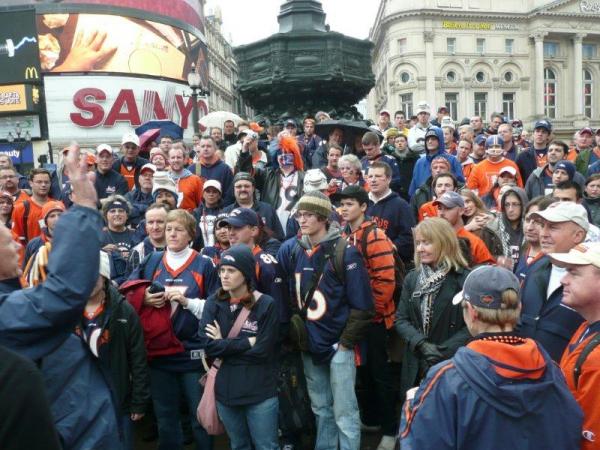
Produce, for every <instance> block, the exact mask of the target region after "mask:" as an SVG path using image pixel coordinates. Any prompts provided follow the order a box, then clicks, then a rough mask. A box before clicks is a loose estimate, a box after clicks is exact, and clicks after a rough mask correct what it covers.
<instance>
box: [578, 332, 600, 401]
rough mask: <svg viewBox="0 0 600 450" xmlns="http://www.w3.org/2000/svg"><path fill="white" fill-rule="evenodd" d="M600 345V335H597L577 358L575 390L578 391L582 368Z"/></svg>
mask: <svg viewBox="0 0 600 450" xmlns="http://www.w3.org/2000/svg"><path fill="white" fill-rule="evenodd" d="M598 345H600V333H597V334H596V335H595V336H594V337H593V338H592V339H591V340H590V341H589V342H588V343H587V344H585V347H583V350H582V351H581V353H580V354H579V356H578V357H577V361H575V368H574V369H573V381H574V382H575V389H577V385H578V384H579V377H580V376H581V366H583V363H584V362H585V360H586V359H587V357H588V356H589V354H590V353H592V352H593V351H594V349H595V348H596V347H598Z"/></svg>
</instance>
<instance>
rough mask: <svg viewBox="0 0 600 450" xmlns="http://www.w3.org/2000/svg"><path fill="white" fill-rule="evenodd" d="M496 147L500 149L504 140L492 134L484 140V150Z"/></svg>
mask: <svg viewBox="0 0 600 450" xmlns="http://www.w3.org/2000/svg"><path fill="white" fill-rule="evenodd" d="M497 145H499V146H500V147H503V146H504V139H502V137H501V136H498V135H497V134H494V135H492V136H490V137H488V138H487V139H486V140H485V148H490V147H492V146H497Z"/></svg>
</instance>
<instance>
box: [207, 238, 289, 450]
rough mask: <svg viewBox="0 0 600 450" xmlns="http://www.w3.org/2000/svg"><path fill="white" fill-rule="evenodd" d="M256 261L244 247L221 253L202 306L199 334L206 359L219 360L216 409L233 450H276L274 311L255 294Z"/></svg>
mask: <svg viewBox="0 0 600 450" xmlns="http://www.w3.org/2000/svg"><path fill="white" fill-rule="evenodd" d="M254 271H255V261H254V256H253V255H252V251H251V250H250V249H249V248H248V246H246V245H234V246H232V247H231V248H229V249H228V250H226V251H224V252H223V255H222V258H221V262H220V264H219V277H220V279H221V285H222V286H223V287H222V288H221V289H219V290H218V291H217V293H215V294H214V295H212V296H211V297H210V298H209V299H208V300H207V302H206V306H205V308H204V313H203V315H202V322H201V324H200V331H199V336H200V339H201V341H202V344H203V347H204V349H205V351H206V355H207V356H208V357H210V358H218V359H219V361H220V366H219V369H218V372H217V376H216V380H215V397H216V400H217V411H218V413H219V417H220V418H221V420H222V422H223V425H224V426H225V431H226V432H227V434H228V436H229V441H230V442H229V444H230V448H231V449H232V450H241V449H244V450H245V449H250V448H255V449H256V450H276V449H278V448H279V439H278V435H277V424H278V414H279V401H278V398H277V364H276V359H277V354H278V352H277V340H278V331H279V328H278V317H277V307H276V306H275V301H274V300H273V298H272V297H270V296H268V295H265V294H262V293H261V292H259V291H254V292H253V289H254V279H255V273H254ZM244 308H246V309H247V310H249V315H248V317H247V319H246V320H245V322H244V325H243V326H242V328H241V331H240V332H239V334H238V335H237V336H236V337H232V338H229V337H228V334H229V332H230V330H231V328H232V327H233V324H234V322H235V321H236V319H237V317H238V316H239V315H240V314H241V313H242V310H243V309H244Z"/></svg>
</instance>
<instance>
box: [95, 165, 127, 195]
mask: <svg viewBox="0 0 600 450" xmlns="http://www.w3.org/2000/svg"><path fill="white" fill-rule="evenodd" d="M94 187H95V188H96V192H97V193H98V200H102V199H103V198H107V197H110V196H111V195H115V194H119V195H125V194H127V192H128V191H129V186H128V185H127V180H126V179H125V177H124V176H123V175H121V174H120V173H119V172H116V171H115V170H109V171H108V172H107V173H105V174H102V173H100V172H99V171H97V170H96V181H94Z"/></svg>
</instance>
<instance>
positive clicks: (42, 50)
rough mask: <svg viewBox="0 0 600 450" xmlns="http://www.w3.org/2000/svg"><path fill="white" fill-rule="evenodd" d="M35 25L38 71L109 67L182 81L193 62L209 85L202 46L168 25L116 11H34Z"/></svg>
mask: <svg viewBox="0 0 600 450" xmlns="http://www.w3.org/2000/svg"><path fill="white" fill-rule="evenodd" d="M161 3H162V2H161ZM37 30H38V40H39V57H40V61H41V69H42V72H109V73H124V74H139V75H151V76H157V77H165V78H172V79H176V80H182V81H184V80H186V78H187V74H188V72H189V71H190V69H191V66H192V63H195V64H196V67H198V70H199V72H200V75H201V76H202V78H203V80H202V81H203V83H204V85H208V72H207V71H208V69H207V63H206V46H205V45H204V43H203V42H202V41H200V39H199V38H198V37H196V36H194V35H193V34H191V33H188V32H186V31H183V30H181V29H178V28H175V27H173V26H171V25H165V24H161V23H158V22H152V21H148V20H141V19H136V18H132V17H124V16H117V15H103V14H44V15H38V17H37Z"/></svg>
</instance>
